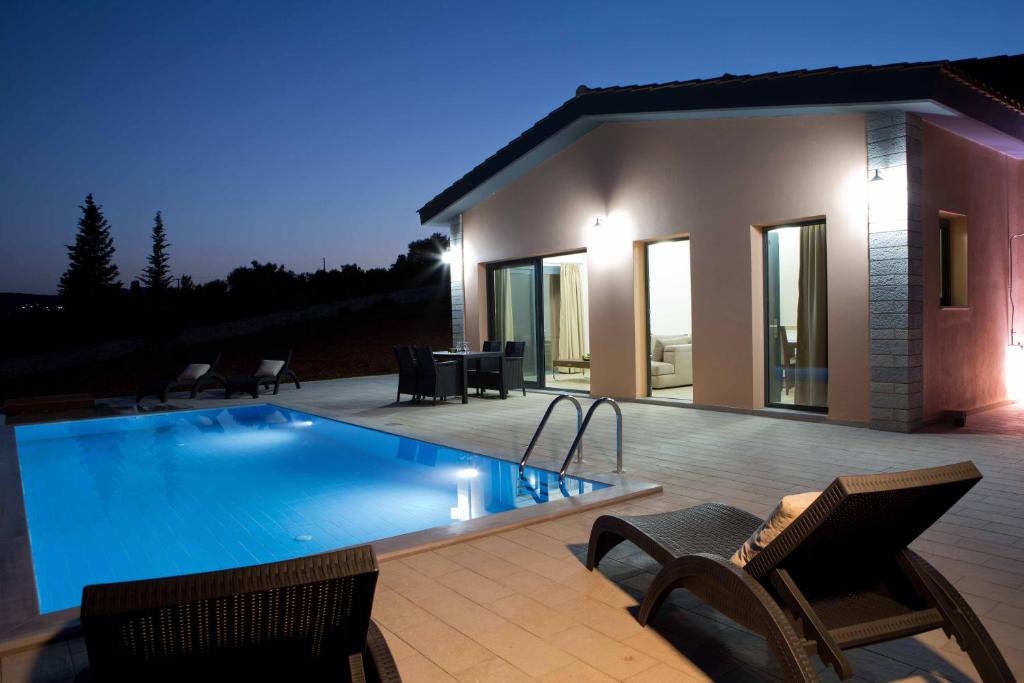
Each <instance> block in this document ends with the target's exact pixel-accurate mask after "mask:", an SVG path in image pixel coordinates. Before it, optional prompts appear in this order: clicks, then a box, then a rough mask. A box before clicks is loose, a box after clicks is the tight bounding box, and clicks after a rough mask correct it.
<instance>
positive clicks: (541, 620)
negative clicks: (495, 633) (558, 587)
mask: <svg viewBox="0 0 1024 683" xmlns="http://www.w3.org/2000/svg"><path fill="white" fill-rule="evenodd" d="M490 608H491V609H493V610H494V611H495V612H496V613H498V614H500V615H501V616H503V617H505V618H506V619H508V620H509V621H511V622H512V623H513V624H516V625H518V626H522V627H523V628H524V629H526V630H527V631H529V632H530V633H532V634H534V635H536V636H540V637H541V638H546V637H548V636H551V635H554V634H555V633H558V632H559V631H564V630H565V629H567V628H569V627H571V626H573V625H574V623H575V622H574V621H573V620H572V619H571V618H569V617H568V616H566V615H565V614H562V613H561V612H559V611H558V610H555V609H552V608H550V607H548V606H547V605H545V604H543V603H540V602H537V601H536V600H534V599H532V598H529V597H526V596H523V595H510V596H508V597H505V598H502V599H501V600H496V601H495V602H493V603H492V604H491V605H490ZM574 616H575V614H574Z"/></svg>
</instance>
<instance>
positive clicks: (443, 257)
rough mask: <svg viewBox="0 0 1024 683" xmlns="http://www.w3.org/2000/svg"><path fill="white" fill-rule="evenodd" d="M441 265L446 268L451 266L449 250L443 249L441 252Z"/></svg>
mask: <svg viewBox="0 0 1024 683" xmlns="http://www.w3.org/2000/svg"><path fill="white" fill-rule="evenodd" d="M441 263H443V264H445V265H446V266H450V265H451V264H452V252H451V249H445V250H444V251H442V252H441Z"/></svg>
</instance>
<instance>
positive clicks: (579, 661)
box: [0, 377, 1024, 683]
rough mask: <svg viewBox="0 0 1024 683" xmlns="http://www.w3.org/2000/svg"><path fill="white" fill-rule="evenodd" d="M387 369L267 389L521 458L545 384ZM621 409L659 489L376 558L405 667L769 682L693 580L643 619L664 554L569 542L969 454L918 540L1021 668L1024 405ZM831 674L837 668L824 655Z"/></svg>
mask: <svg viewBox="0 0 1024 683" xmlns="http://www.w3.org/2000/svg"><path fill="white" fill-rule="evenodd" d="M394 386H395V378H393V377H371V378H359V379H350V380H333V381H325V382H314V383H310V384H307V385H304V386H303V389H302V390H301V391H295V390H294V389H282V392H281V394H280V395H279V396H277V397H269V396H268V397H265V401H266V402H269V403H276V404H278V405H282V406H288V407H291V408H295V409H297V410H303V411H307V412H311V413H315V414H319V415H323V416H327V417H336V418H340V419H343V420H346V421H349V422H352V423H355V424H362V425H365V426H369V427H374V428H378V429H383V430H386V431H390V432H394V433H397V434H402V435H406V436H412V437H416V438H421V439H425V440H428V441H433V442H436V443H442V444H445V445H448V446H453V447H456V448H463V449H466V450H471V451H476V452H480V453H484V454H487V455H495V456H499V457H505V458H508V459H516V460H517V459H518V458H519V456H520V455H521V454H522V452H523V450H524V449H525V448H526V445H527V444H528V443H529V440H530V437H531V436H532V435H533V430H534V428H535V427H536V425H537V422H538V420H539V419H540V417H541V416H542V415H543V412H544V409H545V408H546V406H547V404H548V402H549V401H550V400H551V396H550V395H547V394H542V393H530V394H528V395H527V396H526V397H525V398H524V397H522V396H520V395H513V396H511V397H510V398H509V399H508V400H505V401H501V400H498V399H497V398H496V397H495V398H487V399H477V398H471V399H470V402H469V404H468V405H462V404H460V403H459V402H458V401H456V400H452V401H450V402H448V403H447V404H443V405H438V406H430V405H429V404H425V405H414V404H410V403H408V402H404V403H401V404H395V403H393V400H394ZM491 396H494V395H493V394H491ZM246 402H249V403H251V402H252V399H248V400H246V399H238V400H233V401H230V402H228V401H223V400H221V399H218V398H212V397H211V398H201V399H198V400H196V401H188V400H174V401H173V404H174V405H175V406H177V407H182V408H184V407H217V406H221V405H230V404H236V403H246ZM588 403H589V401H588V400H584V408H586V405H587V404H588ZM112 404H115V405H116V402H112ZM571 412H572V411H571V409H570V408H568V407H564V411H563V407H562V406H559V408H558V411H557V412H556V414H555V415H554V416H553V417H552V420H551V423H550V425H549V428H548V430H547V433H546V434H545V436H544V437H542V439H541V441H540V443H539V444H538V447H537V450H536V452H535V455H534V461H535V462H536V464H538V465H539V466H543V467H549V468H554V469H557V468H558V465H559V464H560V462H561V460H562V458H563V457H564V454H565V451H566V450H567V449H568V444H569V443H570V441H571V438H572V435H573V434H574V431H575V421H574V420H573V419H572V416H571ZM622 412H623V418H624V425H625V428H624V441H625V470H626V476H627V477H628V478H629V479H631V480H639V481H650V482H655V483H658V484H660V485H661V486H662V487H663V491H662V493H660V494H657V495H653V496H646V497H643V498H638V499H635V500H632V501H629V502H626V503H618V504H614V505H613V506H611V507H604V508H600V509H592V510H586V511H582V512H579V513H575V514H572V515H570V516H564V517H560V518H558V519H554V520H549V521H541V522H538V523H535V524H530V525H527V526H522V527H519V528H516V529H513V530H509V531H503V532H499V533H496V534H492V535H487V536H482V537H478V538H474V539H471V540H466V541H460V542H457V543H454V544H451V545H446V546H444V547H440V548H437V549H434V550H430V551H426V552H422V553H418V554H414V555H410V556H405V557H401V558H396V559H389V560H385V561H383V562H382V565H381V580H380V586H379V588H378V593H377V598H376V602H375V605H374V618H375V619H376V620H377V621H378V623H379V624H380V625H381V627H382V628H383V630H384V633H385V636H386V637H387V639H388V642H389V643H390V645H391V649H392V651H393V653H394V655H395V657H396V659H397V661H398V665H399V669H400V670H401V673H402V676H403V680H405V681H407V682H410V683H416V682H417V681H464V682H469V681H530V680H538V681H616V680H623V681H625V680H635V681H662V680H664V681H692V680H730V681H734V680H741V681H742V680H752V681H753V680H773V679H775V678H778V676H779V675H780V670H779V669H778V667H777V666H776V665H775V663H774V661H773V658H772V655H771V653H770V652H769V651H768V648H767V647H766V646H765V644H764V642H763V641H762V640H761V639H760V638H758V637H757V636H755V635H753V634H751V633H750V632H748V631H746V630H744V629H742V628H740V627H738V626H737V625H735V624H734V623H733V622H731V621H729V620H727V619H725V618H724V617H722V616H720V615H718V614H716V613H715V612H714V611H712V610H710V609H708V608H707V607H705V606H703V605H702V604H701V603H699V602H698V601H696V600H695V599H694V598H692V597H691V596H689V594H688V593H686V592H685V591H676V593H675V594H674V595H673V596H672V598H671V599H670V601H669V603H668V604H667V605H666V607H665V608H663V610H662V612H661V614H660V615H659V617H658V618H657V619H656V620H655V622H654V623H653V624H652V626H650V627H648V628H642V627H640V625H639V624H638V623H637V622H636V620H635V618H634V616H633V609H634V608H635V607H636V605H637V599H638V597H639V596H640V595H641V594H642V592H643V591H644V589H645V588H646V586H647V584H648V583H649V582H650V580H651V578H652V577H653V573H652V572H653V571H655V570H656V566H655V565H654V564H653V562H651V561H650V560H649V559H647V558H645V556H643V555H642V554H641V553H639V552H637V551H635V549H634V550H631V547H630V546H628V545H623V546H619V548H617V549H616V550H615V551H613V552H612V554H610V555H609V558H608V559H606V560H605V561H604V562H602V565H601V571H599V572H594V573H591V572H588V571H586V569H585V568H584V567H583V564H582V561H581V559H580V558H581V556H582V554H583V553H585V550H586V542H587V538H588V535H589V530H590V524H591V522H592V521H593V519H594V518H595V517H596V516H597V515H599V514H603V513H605V512H609V511H614V512H622V513H643V512H657V511H661V510H667V509H673V508H678V507H683V506H687V505H692V504H695V503H699V502H706V501H722V502H726V503H730V504H733V505H736V506H738V507H741V508H744V509H746V510H749V511H750V512H753V513H755V514H758V515H765V514H767V513H768V512H769V511H770V510H771V508H772V507H774V505H775V504H776V503H777V502H778V500H779V498H781V497H782V496H783V495H785V494H788V493H793V492H800V491H809V490H820V489H821V488H823V487H824V486H826V485H827V484H828V483H829V482H830V481H831V480H832V479H833V478H834V477H835V476H837V475H839V474H858V473H870V472H879V471H890V470H900V469H911V468H916V467H925V466H933V465H941V464H946V463H950V462H956V461H959V460H964V459H971V460H973V461H974V462H975V463H976V464H977V465H978V467H979V469H981V471H982V473H983V474H984V475H985V479H984V480H983V481H982V482H981V483H980V484H979V485H978V486H977V487H976V488H975V489H974V490H972V491H971V493H970V494H968V496H967V497H966V498H965V499H964V500H963V501H961V502H960V503H959V504H958V505H957V506H956V507H955V508H954V509H953V510H952V511H950V512H949V513H948V514H947V515H946V516H945V517H944V518H943V519H942V520H941V521H940V522H939V523H938V524H936V525H935V526H934V527H933V528H932V529H930V530H929V531H928V532H927V533H926V534H925V535H924V536H923V537H922V538H921V539H919V540H918V541H917V542H916V543H915V544H914V546H913V547H914V548H915V549H916V550H917V551H919V552H920V553H921V554H922V555H924V556H925V557H926V558H927V559H928V560H930V561H931V562H933V563H934V564H935V565H936V566H937V567H938V568H939V569H940V570H941V571H942V572H944V573H945V575H946V576H947V577H948V578H949V579H950V580H952V581H953V582H954V584H956V586H957V587H958V588H959V589H960V590H961V591H962V592H963V593H964V594H965V595H966V596H967V598H968V600H969V601H970V602H971V604H972V605H973V607H974V608H975V610H976V611H977V612H978V613H979V614H980V615H981V618H982V620H983V621H984V623H985V625H986V626H987V627H988V629H989V631H990V632H991V634H992V636H993V637H994V638H995V640H996V642H997V643H998V644H999V646H1000V647H1001V649H1002V651H1003V654H1004V655H1005V656H1006V658H1007V660H1008V661H1009V663H1010V666H1011V668H1012V669H1013V671H1014V673H1015V675H1016V676H1017V677H1018V678H1024V650H1022V649H1021V647H1022V646H1021V644H1022V643H1024V590H1022V589H1024V561H1022V560H1024V498H1022V496H1021V494H1020V491H1021V489H1022V484H1024V408H1021V407H1018V406H1008V407H1004V408H999V409H996V410H992V411H988V412H987V413H982V414H979V415H976V416H971V417H970V418H969V420H968V426H967V428H966V429H963V430H958V431H952V430H938V429H937V430H931V431H929V432H928V433H918V434H912V435H902V434H889V433H884V432H875V431H871V430H867V429H862V428H856V427H844V426H837V425H830V424H821V423H813V422H803V421H795V420H783V419H775V418H770V417H761V416H753V415H745V414H738V413H726V412H716V411H708V410H695V409H689V408H682V407H666V406H659V405H652V404H644V403H623V404H622ZM613 465H614V429H613V420H612V412H611V410H608V411H607V412H605V411H603V410H602V411H601V412H600V413H598V414H595V418H594V424H593V425H592V426H591V429H590V431H589V432H588V435H587V440H586V461H585V463H584V464H583V466H582V467H578V466H574V468H577V467H578V469H575V470H574V471H575V472H578V473H580V474H582V475H584V476H597V477H600V478H603V477H605V476H607V475H608V473H609V472H610V470H611V469H612V468H613ZM0 564H2V562H0ZM0 568H2V567H0ZM85 659H86V658H85V654H84V646H83V644H82V642H81V640H80V639H73V640H70V641H64V642H60V643H56V644H52V645H48V646H46V647H44V648H42V649H32V650H26V651H23V652H18V653H15V654H10V655H7V656H4V657H3V658H2V659H0V683H21V682H22V681H70V680H71V679H72V678H73V676H74V673H75V672H76V671H77V670H78V669H80V668H81V667H82V666H84V664H85ZM851 660H852V662H853V664H854V668H855V670H856V672H857V674H858V677H857V678H855V679H854V680H859V681H894V680H919V681H941V680H978V677H977V674H976V672H975V670H974V667H973V666H972V665H971V663H970V660H969V659H968V658H967V656H966V655H965V654H963V653H962V652H961V651H960V650H959V648H957V646H956V645H955V644H954V643H953V642H952V641H949V640H947V639H946V638H945V636H943V635H942V634H941V633H930V634H925V635H924V636H918V637H916V638H913V639H905V640H902V641H898V642H896V643H891V644H887V645H882V646H872V647H869V648H865V649H861V650H857V651H854V652H853V653H852V654H851ZM813 661H815V662H816V663H817V664H818V666H819V667H821V663H820V662H819V661H818V660H817V659H814V660H813ZM822 679H823V680H837V678H836V677H835V675H834V674H833V673H832V672H831V670H828V671H827V672H824V673H823V674H822Z"/></svg>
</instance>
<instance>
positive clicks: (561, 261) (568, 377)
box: [541, 252, 590, 392]
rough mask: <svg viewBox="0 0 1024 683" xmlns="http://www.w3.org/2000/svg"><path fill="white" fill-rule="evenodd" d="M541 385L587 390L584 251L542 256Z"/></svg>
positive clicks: (587, 357)
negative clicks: (542, 362) (542, 368)
mask: <svg viewBox="0 0 1024 683" xmlns="http://www.w3.org/2000/svg"><path fill="white" fill-rule="evenodd" d="M542 268H543V278H542V297H541V299H542V301H543V307H544V311H543V314H544V371H545V386H547V387H548V388H551V389H566V390H569V391H581V392H589V391H590V317H589V311H588V308H587V306H588V301H589V298H588V288H587V254H586V252H578V253H574V254H562V255H560V256H550V257H547V258H545V259H544V260H543V263H542Z"/></svg>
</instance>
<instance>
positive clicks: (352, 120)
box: [0, 1, 1024, 294]
mask: <svg viewBox="0 0 1024 683" xmlns="http://www.w3.org/2000/svg"><path fill="white" fill-rule="evenodd" d="M1021 25H1024V6H1022V5H1021V4H1020V3H1015V2H1008V1H1006V2H991V3H987V4H986V5H985V6H976V5H975V6H961V5H952V4H950V5H945V6H937V5H929V6H928V7H926V8H925V7H917V6H915V5H906V6H893V5H892V4H891V3H888V4H884V5H883V4H881V3H874V4H868V5H858V6H856V7H853V6H849V7H847V6H843V7H833V6H822V5H818V4H815V5H811V4H810V3H801V4H794V5H790V6H787V7H786V8H784V9H779V8H776V7H766V6H763V5H761V4H753V3H749V4H744V5H730V6H729V7H727V8H722V7H703V6H702V7H683V6H680V5H677V4H674V3H667V2H666V3H651V4H648V5H645V6H633V5H628V6H614V7H595V6H592V5H589V4H587V5H584V4H583V3H567V4H565V5H561V6H559V7H555V8H552V7H551V6H549V5H541V4H532V5H524V6H517V7H515V8H500V7H499V8H495V7H485V8H480V7H477V6H474V5H469V4H465V5H446V6H444V7H441V8H426V7H422V6H408V7H406V6H403V7H401V8H399V9H392V10H389V9H388V8H386V7H362V6H360V7H350V6H338V5H334V4H329V3H323V4H316V5H304V6H302V11H301V13H299V12H292V13H289V12H287V11H285V10H284V9H282V8H281V7H280V6H276V5H270V4H264V5H250V4H236V5H227V4H223V5H220V4H218V5H216V6H207V5H202V4H198V3H194V4H186V5H180V4H179V5H174V6H167V7H159V6H151V5H146V6H133V5H118V4H112V3H102V4H91V5H89V6H82V5H78V4H76V3H62V4H57V5H46V6H33V5H20V6H17V7H15V8H12V9H11V10H9V16H8V21H7V22H5V25H4V27H3V28H0V57H2V59H3V63H4V64H5V66H6V69H5V71H4V76H3V78H2V79H0V95H2V96H3V98H4V101H6V102H14V103H16V104H15V106H13V107H11V108H10V109H9V110H8V111H7V112H5V113H6V115H7V116H6V122H5V123H6V125H5V126H3V127H2V129H0V146H2V149H3V150H4V151H5V153H4V163H3V166H2V171H0V200H2V202H3V205H4V207H5V209H6V211H4V212H3V214H2V215H0V253H3V254H4V255H5V256H6V257H7V259H6V263H5V268H4V269H2V270H0V291H7V292H19V293H25V294H52V293H54V292H55V291H56V284H57V279H58V278H59V276H60V274H61V272H63V270H64V268H65V267H66V264H67V252H66V249H65V247H64V245H66V244H69V243H71V241H72V240H73V238H74V231H75V227H76V224H77V220H78V217H79V215H80V212H79V210H78V205H79V204H81V203H82V201H83V200H84V198H85V196H86V194H88V193H90V192H91V193H93V194H94V196H95V198H96V201H97V202H98V203H99V204H100V205H102V206H103V209H104V212H105V213H106V216H107V218H108V220H109V221H110V224H111V226H112V233H113V236H114V239H115V244H116V246H117V256H116V262H117V264H118V266H119V268H120V272H121V279H122V281H123V282H124V283H125V284H126V285H127V284H128V283H129V282H130V281H131V280H132V279H134V278H136V277H137V276H138V275H139V273H141V271H142V268H143V266H144V265H145V263H144V260H145V255H146V252H147V250H148V248H149V231H150V228H151V226H152V220H153V215H154V214H155V213H156V212H157V211H158V210H159V211H162V212H163V217H164V221H165V224H166V227H167V231H168V235H169V239H170V242H171V245H172V246H171V266H172V269H173V271H174V273H175V276H179V275H181V274H182V273H187V274H190V275H191V276H192V277H193V278H194V280H195V281H196V282H197V283H201V282H205V281H208V280H210V279H214V278H222V277H224V276H226V275H227V273H228V272H229V271H230V270H231V269H232V268H234V267H236V266H239V265H244V264H247V263H249V262H250V261H252V260H254V259H255V260H259V261H272V262H276V263H281V264H283V265H284V266H285V267H287V268H289V269H292V270H295V271H297V272H310V271H314V270H317V269H319V268H320V266H321V263H322V261H321V259H322V258H326V259H327V265H328V267H329V268H331V267H337V266H338V265H340V264H342V263H352V262H355V263H358V264H359V265H361V266H363V267H364V268H369V267H376V266H383V267H386V266H388V265H390V263H392V262H393V261H394V259H395V257H396V256H397V255H398V254H400V253H404V251H405V246H406V244H407V243H408V242H410V241H412V240H415V239H420V238H423V237H426V236H428V235H429V234H430V233H431V232H433V231H434V229H432V228H424V227H421V226H420V225H419V222H418V220H417V217H416V213H415V211H416V209H417V208H419V207H420V206H421V205H422V204H423V203H425V202H426V201H428V200H429V199H430V198H431V197H433V196H434V195H435V194H436V193H437V192H439V191H440V190H442V189H444V188H445V187H446V186H447V185H449V184H450V183H451V182H452V181H454V180H456V179H457V178H459V177H461V176H462V175H463V174H464V173H466V172H467V171H469V170H470V169H471V168H472V167H474V166H475V165H476V164H478V163H479V162H481V161H482V160H483V159H485V158H486V157H488V156H490V155H491V154H493V153H494V152H495V151H496V150H497V149H499V148H500V147H502V146H503V145H505V144H506V143H507V142H508V141H509V140H511V139H512V138H514V137H516V136H517V135H518V134H519V133H521V132H522V131H523V130H525V129H526V128H528V127H529V126H530V125H532V124H533V123H534V122H535V121H536V120H538V119H539V118H541V117H543V116H544V115H545V114H547V113H548V112H549V111H551V110H552V109H554V108H555V107H557V106H559V105H560V104H561V103H562V102H564V101H565V100H567V99H569V98H570V97H572V95H573V93H574V91H575V88H576V86H577V85H579V84H581V83H584V84H587V85H591V86H598V85H614V84H630V83H644V82H659V81H671V80H683V79H688V78H695V77H713V76H718V75H721V74H722V73H725V72H729V73H734V74H743V73H757V72H764V71H774V70H779V71H782V70H788V69H795V68H816V67H825V66H833V65H838V66H849V65H855V64H865V63H871V64H882V63H887V62H898V61H926V60H932V59H946V58H950V59H955V58H965V57H984V56H991V55H996V54H1005V53H1015V52H1020V51H1021V50H1022V49H1024V46H1022V45H1021V42H1020V39H1019V36H1018V35H1017V34H1018V31H1017V28H1018V27H1019V26H1021ZM951 27H955V34H956V35H955V38H956V40H955V41H950V40H946V41H943V40H940V39H937V38H941V37H942V36H949V33H950V31H951Z"/></svg>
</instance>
